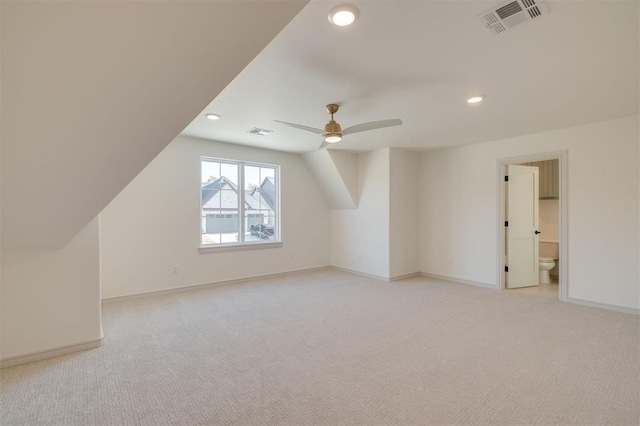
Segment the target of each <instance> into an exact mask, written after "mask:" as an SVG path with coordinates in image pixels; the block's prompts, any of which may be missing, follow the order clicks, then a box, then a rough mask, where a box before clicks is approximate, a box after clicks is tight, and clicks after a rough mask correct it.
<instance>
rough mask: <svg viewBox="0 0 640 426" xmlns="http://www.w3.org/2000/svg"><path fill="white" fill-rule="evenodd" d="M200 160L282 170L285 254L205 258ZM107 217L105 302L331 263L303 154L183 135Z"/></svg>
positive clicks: (325, 215)
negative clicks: (201, 246) (175, 268)
mask: <svg viewBox="0 0 640 426" xmlns="http://www.w3.org/2000/svg"><path fill="white" fill-rule="evenodd" d="M200 156H210V157H220V158H227V159H235V160H246V161H256V162H264V163H270V164H278V165H280V166H281V170H280V173H281V207H282V218H281V225H282V241H283V246H282V248H267V249H260V250H246V251H233V252H217V253H207V254H199V253H198V244H199V241H200V240H199V239H200V211H199V209H200ZM100 217H101V230H102V233H101V248H102V271H101V278H102V297H103V298H110V297H117V296H125V295H132V294H139V293H146V292H152V291H158V290H166V289H173V288H180V287H185V286H191V285H197V284H206V283H215V282H220V281H226V280H233V279H241V278H247V277H253V276H259V275H266V274H273V273H280V272H287V271H293V270H299V269H306V268H313V267H321V266H327V265H328V264H329V235H330V232H329V209H328V206H327V203H326V201H325V199H324V197H323V194H322V192H321V190H320V188H319V187H318V185H317V184H316V182H315V181H314V179H313V177H312V176H311V174H310V172H309V170H308V169H307V166H306V164H305V162H304V160H303V159H302V157H301V156H300V155H297V154H286V153H281V152H276V151H268V150H261V149H256V148H249V147H242V146H238V145H231V144H225V143H218V142H211V141H205V140H201V139H196V138H189V137H178V138H177V139H176V140H175V141H173V142H172V143H171V144H169V146H167V148H166V149H164V150H163V151H162V152H161V153H160V154H159V155H158V157H156V158H155V159H154V160H153V161H152V162H151V163H150V164H149V165H148V166H147V167H146V168H145V169H144V170H143V171H142V172H141V173H140V174H139V175H138V176H137V177H136V178H135V179H134V180H133V181H132V182H131V183H130V184H129V185H128V186H127V187H126V188H125V189H124V190H123V191H122V192H121V193H120V194H119V195H118V196H117V197H116V198H115V199H114V200H113V201H112V202H111V203H110V204H109V205H108V206H107V207H106V208H105V209H104V210H103V211H102V213H101V214H100ZM291 257H293V259H291ZM173 265H179V272H178V274H172V266H173Z"/></svg>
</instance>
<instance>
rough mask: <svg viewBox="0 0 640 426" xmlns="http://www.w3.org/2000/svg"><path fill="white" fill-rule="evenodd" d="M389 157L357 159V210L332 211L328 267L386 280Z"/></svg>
mask: <svg viewBox="0 0 640 426" xmlns="http://www.w3.org/2000/svg"><path fill="white" fill-rule="evenodd" d="M389 156H390V149H389V148H386V149H381V150H379V151H372V152H368V153H365V154H360V155H359V156H358V208H357V209H356V210H332V211H331V264H332V265H334V266H337V267H340V268H345V269H350V270H353V271H357V272H362V273H365V274H369V275H375V276H379V277H384V278H388V277H389V190H390V188H389Z"/></svg>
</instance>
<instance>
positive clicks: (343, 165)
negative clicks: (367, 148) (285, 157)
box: [303, 149, 358, 210]
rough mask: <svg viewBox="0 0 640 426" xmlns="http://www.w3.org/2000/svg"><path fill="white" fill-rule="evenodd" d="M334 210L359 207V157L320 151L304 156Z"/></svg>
mask: <svg viewBox="0 0 640 426" xmlns="http://www.w3.org/2000/svg"><path fill="white" fill-rule="evenodd" d="M303 158H304V159H305V161H306V163H307V165H308V167H309V169H310V170H311V172H312V173H313V175H314V177H315V178H316V181H317V182H318V183H319V184H320V187H321V188H322V191H323V193H324V196H325V198H326V199H327V202H328V203H329V205H330V206H331V208H332V209H336V210H343V209H355V208H356V207H357V205H358V156H357V155H356V154H351V153H348V152H339V151H333V150H328V149H319V150H317V151H312V152H309V153H306V154H304V156H303Z"/></svg>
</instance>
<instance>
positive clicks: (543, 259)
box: [538, 257, 555, 263]
mask: <svg viewBox="0 0 640 426" xmlns="http://www.w3.org/2000/svg"><path fill="white" fill-rule="evenodd" d="M538 260H539V261H540V262H549V263H550V262H555V259H554V258H553V257H539V258H538Z"/></svg>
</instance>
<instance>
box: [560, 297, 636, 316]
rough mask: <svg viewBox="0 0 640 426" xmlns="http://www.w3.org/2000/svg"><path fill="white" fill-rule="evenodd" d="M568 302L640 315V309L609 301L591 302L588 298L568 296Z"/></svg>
mask: <svg viewBox="0 0 640 426" xmlns="http://www.w3.org/2000/svg"><path fill="white" fill-rule="evenodd" d="M567 302H568V303H573V304H575V305H582V306H589V307H591V308H599V309H607V310H609V311H616V312H622V313H624V314H632V315H640V309H634V308H625V307H624V306H616V305H609V304H607V303H598V302H589V301H588V300H581V299H574V298H573V297H569V298H567Z"/></svg>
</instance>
